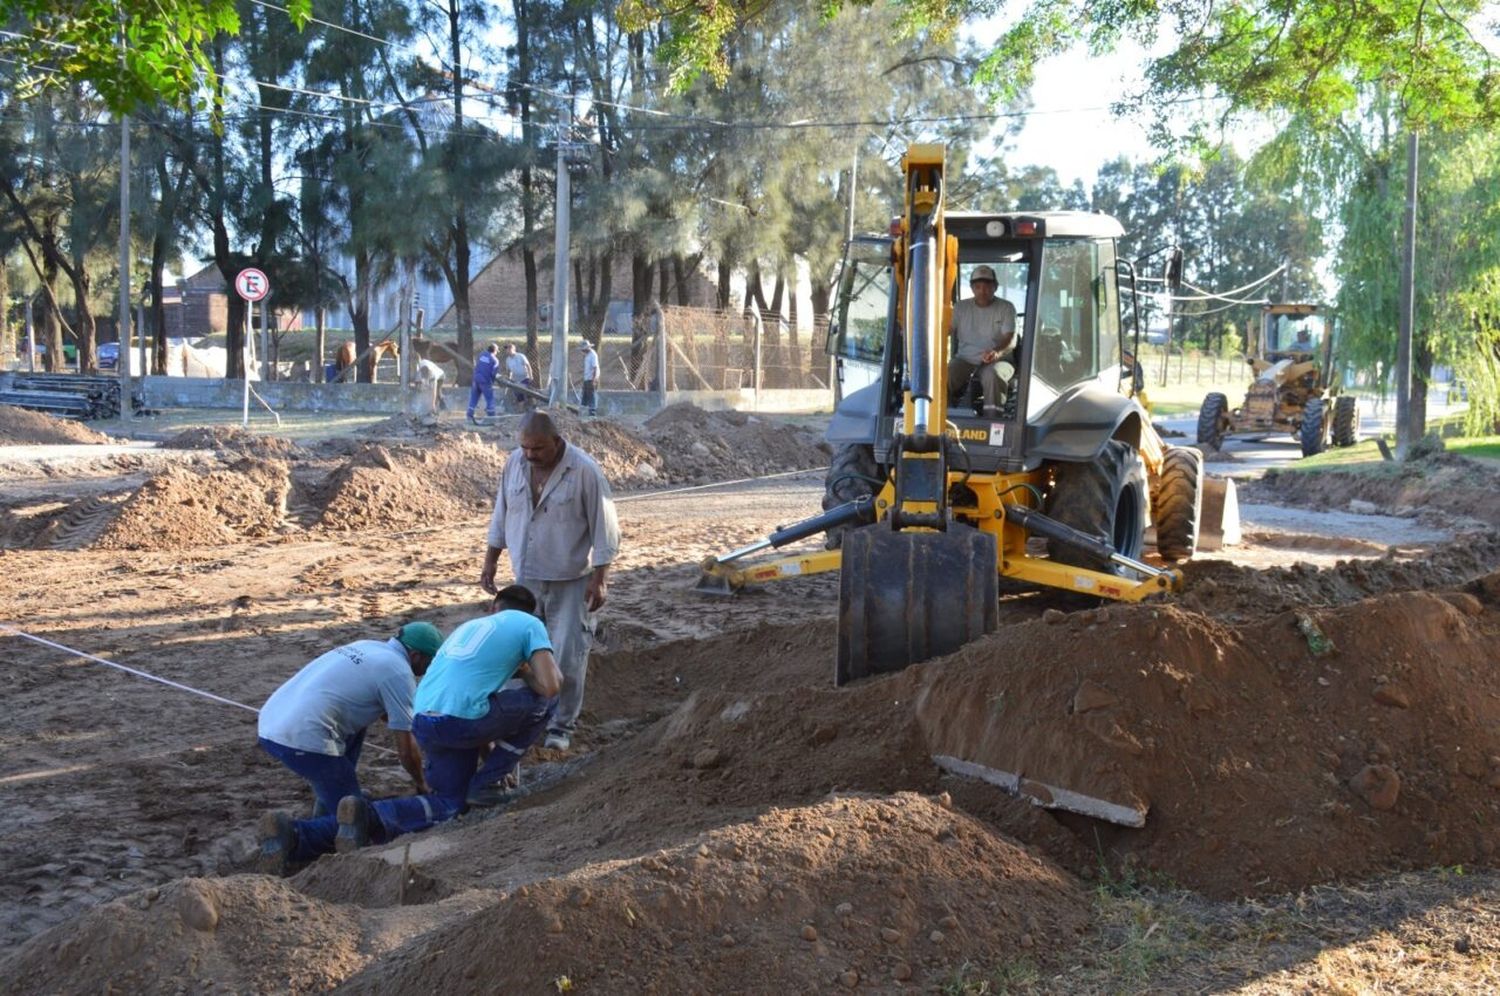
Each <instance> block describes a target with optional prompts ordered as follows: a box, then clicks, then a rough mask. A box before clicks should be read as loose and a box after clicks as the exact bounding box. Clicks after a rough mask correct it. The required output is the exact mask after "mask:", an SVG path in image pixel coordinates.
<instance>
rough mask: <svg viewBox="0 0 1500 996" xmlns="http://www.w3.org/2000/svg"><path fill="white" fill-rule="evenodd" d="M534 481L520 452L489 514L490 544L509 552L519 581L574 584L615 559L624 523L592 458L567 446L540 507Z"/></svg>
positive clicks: (508, 464)
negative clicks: (534, 499) (533, 497)
mask: <svg viewBox="0 0 1500 996" xmlns="http://www.w3.org/2000/svg"><path fill="white" fill-rule="evenodd" d="M530 479H531V465H530V464H529V463H527V462H526V457H525V455H524V454H523V453H522V452H521V450H520V449H519V448H517V449H516V450H515V452H513V453H512V454H511V455H510V459H509V460H507V461H506V462H505V470H504V472H503V473H502V474H501V475H500V489H499V491H498V493H497V494H496V495H495V512H494V514H493V515H491V516H490V533H489V544H490V546H492V547H495V548H496V549H499V550H509V551H510V565H511V570H513V571H514V572H515V576H516V579H517V580H520V579H521V578H525V579H527V580H529V581H573V580H576V579H578V578H581V577H583V576H584V575H586V574H588V573H589V571H590V570H591V569H592V568H594V567H602V566H603V565H605V564H608V563H611V562H613V561H614V559H615V555H616V554H617V553H619V550H620V524H619V520H618V519H616V517H615V503H614V500H613V499H612V498H611V497H610V492H609V482H608V481H606V480H605V479H604V473H603V472H602V471H601V470H600V469H599V465H598V464H597V463H595V462H594V458H593V457H591V456H589V455H588V454H587V453H585V452H583V450H580V449H579V448H578V447H576V446H573V445H572V444H564V449H563V454H562V457H561V458H560V459H559V460H558V462H557V466H556V467H554V468H553V469H552V476H551V477H549V478H548V479H547V484H546V486H544V487H543V488H542V494H541V497H540V498H539V499H538V500H537V503H536V507H535V508H533V507H532V505H531V483H530ZM591 551H592V554H593V557H592V561H591V560H590V556H589V555H590V552H591Z"/></svg>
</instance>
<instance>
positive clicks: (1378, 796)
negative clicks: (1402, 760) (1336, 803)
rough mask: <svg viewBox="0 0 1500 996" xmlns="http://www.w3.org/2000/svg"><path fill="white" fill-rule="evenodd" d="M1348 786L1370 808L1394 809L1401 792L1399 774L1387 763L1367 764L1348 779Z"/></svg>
mask: <svg viewBox="0 0 1500 996" xmlns="http://www.w3.org/2000/svg"><path fill="white" fill-rule="evenodd" d="M1349 788H1350V789H1352V790H1353V792H1354V794H1355V795H1357V796H1359V797H1360V798H1361V799H1363V800H1364V801H1365V802H1366V803H1368V804H1369V806H1370V808H1371V809H1378V810H1381V811H1385V810H1388V809H1394V808H1395V806H1396V799H1397V797H1399V796H1400V794H1401V776H1400V775H1398V774H1396V769H1395V768H1393V767H1391V766H1390V765H1389V764H1369V765H1366V766H1365V767H1363V768H1361V769H1360V770H1359V773H1358V774H1356V775H1355V776H1354V777H1353V778H1351V779H1349Z"/></svg>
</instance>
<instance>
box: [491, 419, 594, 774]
mask: <svg viewBox="0 0 1500 996" xmlns="http://www.w3.org/2000/svg"><path fill="white" fill-rule="evenodd" d="M520 437H521V445H520V447H519V448H518V449H517V450H516V451H515V452H514V453H512V454H511V455H510V459H509V460H508V461H506V464H505V471H504V473H503V474H501V477H500V491H499V493H498V494H497V495H496V496H495V512H494V515H493V516H491V518H490V530H489V548H488V549H487V550H486V551H485V556H484V567H483V569H482V570H481V571H480V575H479V584H480V586H481V587H483V588H484V590H485V591H487V592H490V593H491V594H494V592H495V590H496V588H495V569H496V566H497V565H498V564H499V562H500V551H502V550H509V551H510V565H511V570H512V572H513V573H514V574H515V579H516V583H517V584H520V585H524V586H525V587H526V588H528V589H530V590H531V592H532V594H534V595H536V600H537V610H538V613H537V614H538V615H540V616H541V617H542V619H543V620H545V621H546V623H547V635H548V636H549V638H550V639H551V642H552V652H553V654H554V655H555V656H556V658H557V666H558V667H559V668H560V669H561V671H562V675H563V690H562V697H561V698H560V699H559V701H558V705H557V713H556V715H555V716H554V717H553V718H552V722H551V725H550V727H549V728H548V731H547V739H546V741H545V743H544V744H543V746H546V747H550V748H553V749H555V750H566V749H567V748H568V747H569V746H571V744H572V737H573V732H574V730H575V729H576V728H577V725H578V713H579V711H580V710H581V709H582V707H583V687H584V681H585V679H586V678H587V676H588V663H589V650H590V649H591V647H592V646H593V641H594V627H593V621H592V617H591V614H592V613H594V612H597V611H598V610H599V608H600V607H601V606H602V605H603V604H604V598H605V589H606V587H607V578H608V575H609V565H610V564H611V563H612V562H613V561H614V559H615V556H616V554H617V553H618V552H619V548H620V525H619V522H618V520H617V519H616V518H615V503H614V501H613V499H612V498H611V497H610V492H609V482H608V481H606V480H605V479H604V474H603V472H602V471H600V470H599V465H598V464H597V463H595V462H594V460H593V458H592V457H590V456H589V455H588V454H587V453H585V452H583V451H582V450H580V449H579V448H578V447H576V446H573V445H570V444H569V443H567V442H565V441H564V440H563V438H562V436H561V435H559V434H558V431H557V425H556V423H554V422H553V421H552V418H551V417H550V416H549V415H547V413H546V412H539V411H538V412H531V413H529V414H527V415H526V416H524V417H523V418H522V419H521V427H520Z"/></svg>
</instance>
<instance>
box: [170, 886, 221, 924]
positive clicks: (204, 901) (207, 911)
mask: <svg viewBox="0 0 1500 996" xmlns="http://www.w3.org/2000/svg"><path fill="white" fill-rule="evenodd" d="M177 915H178V916H180V917H182V922H183V923H185V924H187V925H188V926H189V927H191V928H193V929H194V930H201V931H203V932H204V933H206V934H207V933H212V932H213V930H214V928H215V927H217V926H218V925H219V904H218V901H217V897H215V895H214V893H213V890H212V889H210V888H209V887H208V885H207V884H206V883H204V882H203V881H201V880H199V879H188V880H187V881H186V882H184V883H183V884H182V889H181V890H180V891H179V892H178V893H177Z"/></svg>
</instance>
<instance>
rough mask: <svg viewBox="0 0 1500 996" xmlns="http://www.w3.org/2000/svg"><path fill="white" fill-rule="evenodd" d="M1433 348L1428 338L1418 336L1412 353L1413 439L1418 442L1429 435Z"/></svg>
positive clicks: (1411, 414) (1410, 416)
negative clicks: (1428, 403) (1428, 393)
mask: <svg viewBox="0 0 1500 996" xmlns="http://www.w3.org/2000/svg"><path fill="white" fill-rule="evenodd" d="M1432 360H1433V356H1432V347H1431V346H1430V345H1429V344H1428V342H1427V337H1426V336H1425V335H1424V336H1418V337H1416V341H1415V342H1414V343H1412V351H1411V401H1410V408H1409V409H1408V411H1409V416H1408V417H1409V418H1410V420H1411V439H1412V442H1416V441H1417V440H1418V439H1421V438H1422V437H1423V436H1425V435H1427V385H1428V383H1429V382H1430V381H1431V380H1432Z"/></svg>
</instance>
